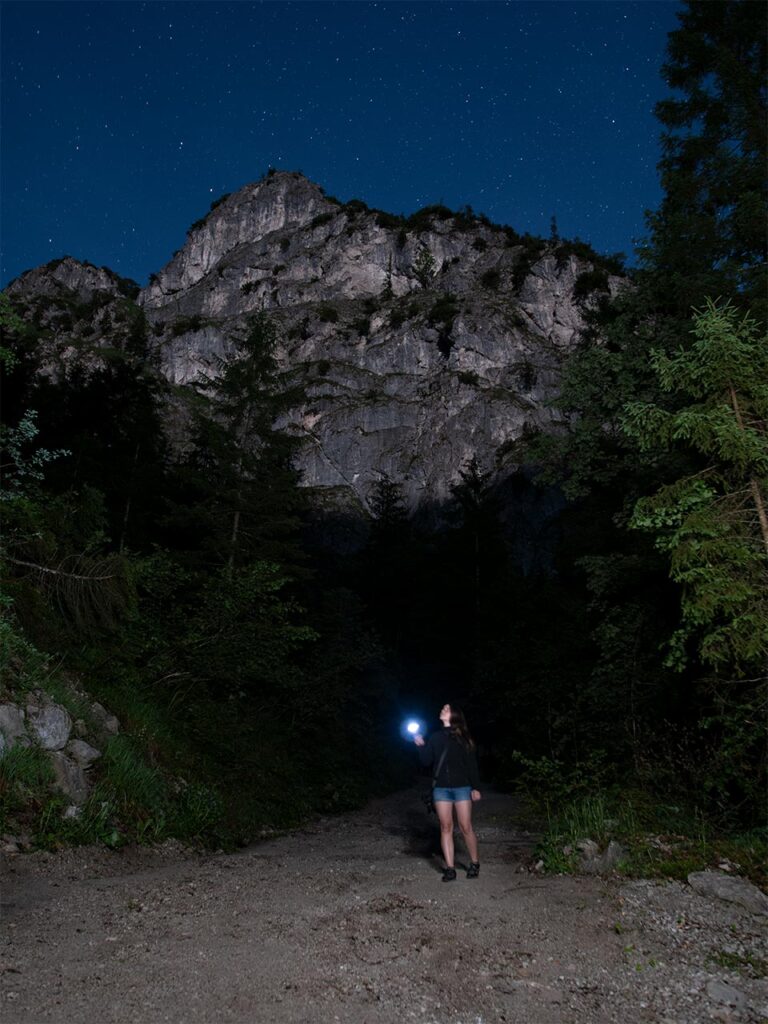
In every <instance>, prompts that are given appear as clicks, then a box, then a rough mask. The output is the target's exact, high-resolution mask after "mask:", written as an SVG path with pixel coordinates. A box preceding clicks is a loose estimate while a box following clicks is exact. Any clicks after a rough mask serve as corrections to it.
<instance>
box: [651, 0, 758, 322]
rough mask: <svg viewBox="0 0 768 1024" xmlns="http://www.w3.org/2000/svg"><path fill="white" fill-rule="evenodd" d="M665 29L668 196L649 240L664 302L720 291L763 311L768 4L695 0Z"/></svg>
mask: <svg viewBox="0 0 768 1024" xmlns="http://www.w3.org/2000/svg"><path fill="white" fill-rule="evenodd" d="M678 17H679V19H680V28H679V29H677V31H675V32H672V33H671V34H670V37H669V45H668V50H667V53H668V60H667V62H666V64H665V65H664V66H663V68H662V73H663V76H664V80H665V81H666V83H667V85H669V86H670V88H672V89H674V90H676V92H677V95H675V96H673V97H671V98H669V99H665V100H663V101H662V102H660V103H659V104H658V105H657V107H656V115H657V117H658V119H659V121H660V122H661V124H662V126H663V128H664V132H663V134H662V159H661V163H660V165H659V169H660V172H661V184H662V188H663V190H664V198H663V201H662V204H661V206H660V208H659V209H658V211H656V213H654V214H653V215H651V217H650V219H649V226H650V238H649V240H648V242H647V243H646V245H645V247H644V249H643V257H644V261H645V265H646V269H647V270H648V271H649V272H650V275H651V280H650V281H649V282H647V284H648V285H650V286H651V287H652V290H653V293H654V295H656V296H658V298H659V299H660V301H661V306H662V309H664V310H668V311H672V310H677V311H680V312H681V313H682V314H683V315H684V316H687V315H688V313H689V310H690V307H691V306H692V305H699V304H701V303H702V301H703V299H704V298H705V296H710V297H712V298H714V297H715V296H722V297H725V298H731V299H732V300H734V301H738V303H739V304H741V305H747V306H748V307H749V308H750V309H751V311H752V313H753V315H754V316H756V317H757V318H758V319H763V320H764V319H765V316H766V284H765V265H766V233H765V224H766V214H768V200H767V196H766V148H767V138H766V134H767V131H768V110H767V106H768V105H767V103H766V81H767V80H768V79H767V72H768V67H767V66H766V48H767V42H766V41H767V40H768V7H766V5H765V4H762V3H751V2H746V0H708V2H706V3H703V2H700V0H692V2H689V3H688V4H687V5H686V6H685V7H684V8H683V10H682V11H681V12H680V14H679V15H678Z"/></svg>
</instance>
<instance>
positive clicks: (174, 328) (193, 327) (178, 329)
mask: <svg viewBox="0 0 768 1024" xmlns="http://www.w3.org/2000/svg"><path fill="white" fill-rule="evenodd" d="M205 323H206V321H205V320H204V319H203V317H201V316H199V315H195V316H180V317H179V318H178V319H177V320H174V321H173V322H172V323H171V337H172V338H178V337H179V336H180V335H182V334H186V333H187V332H188V331H199V330H200V328H201V327H204V326H205Z"/></svg>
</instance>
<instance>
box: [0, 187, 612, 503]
mask: <svg viewBox="0 0 768 1024" xmlns="http://www.w3.org/2000/svg"><path fill="white" fill-rule="evenodd" d="M598 264H599V260H598V258H597V257H596V256H595V255H594V254H590V252H589V250H588V247H586V246H583V245H581V244H575V245H573V244H568V243H550V244H545V243H544V242H542V241H541V240H540V239H533V238H530V237H528V236H522V237H521V236H519V235H517V234H516V233H515V232H514V231H513V230H512V229H510V228H501V227H498V226H496V225H493V224H491V223H490V222H489V221H488V220H487V219H486V218H484V217H477V216H475V215H474V214H472V213H471V211H464V212H462V213H458V214H453V213H451V212H450V211H448V210H446V209H445V208H443V207H434V208H428V209H427V210H425V211H421V212H420V213H419V214H416V215H414V216H413V217H410V218H408V219H404V218H397V217H393V216H392V215H390V214H385V213H383V212H381V211H375V210H369V209H368V207H366V206H365V204H364V203H361V202H358V201H354V200H353V201H352V202H349V203H346V204H341V203H339V202H338V201H337V200H334V199H332V198H329V197H327V196H325V194H324V193H323V191H322V189H321V188H320V187H319V186H317V185H315V184H313V183H312V182H310V181H308V180H307V179H306V178H304V177H303V176H302V175H300V174H294V173H284V172H276V173H271V174H269V175H267V176H266V177H265V178H264V179H263V180H262V181H260V182H258V183H256V184H252V185H247V186H246V187H245V188H243V189H241V190H240V191H239V192H237V193H234V194H232V195H230V196H227V197H223V198H222V200H220V201H218V202H217V203H215V204H214V206H213V208H212V209H211V212H210V213H209V214H208V215H207V216H206V217H205V218H203V220H201V221H199V222H198V223H196V224H195V225H193V226H192V227H191V228H190V230H189V232H188V237H187V240H186V242H185V244H184V245H183V246H182V248H181V249H180V250H179V251H178V252H177V253H175V254H174V256H173V258H172V259H171V261H170V262H169V263H168V264H167V266H165V267H164V268H163V269H162V270H161V271H159V272H158V273H157V274H155V275H152V278H151V280H150V284H149V285H148V287H146V288H145V289H143V291H141V292H140V294H139V295H138V296H137V298H136V302H137V303H138V306H139V307H140V309H141V310H142V311H143V314H144V316H145V317H146V320H147V322H148V323H147V326H148V333H147V337H148V338H149V341H150V346H151V350H152V353H153V357H154V358H155V359H156V362H157V365H158V367H159V369H160V372H161V373H162V374H163V375H164V376H165V377H166V378H167V380H168V381H169V382H171V383H172V384H186V383H189V382H192V381H195V380H197V379H198V378H199V377H200V376H201V374H204V373H205V374H211V373H213V372H215V369H216V366H217V361H218V360H219V359H221V358H224V359H226V358H227V356H228V355H229V354H230V353H231V352H232V351H233V350H234V347H235V345H236V339H237V336H238V333H239V332H240V331H242V329H243V327H244V325H245V323H246V322H247V319H248V317H249V316H251V315H253V314H254V313H256V312H257V311H260V310H262V309H264V310H266V311H267V312H268V313H269V314H270V315H271V316H272V317H273V318H274V319H275V320H276V321H277V323H278V325H279V327H280V332H281V338H282V342H281V345H280V350H279V352H278V357H279V365H280V370H281V374H282V381H283V383H284V385H285V387H286V388H288V387H291V388H294V387H296V386H297V385H299V386H300V387H299V391H300V392H301V393H302V394H303V398H302V399H301V400H299V401H297V402H296V404H294V406H293V408H291V409H290V411H289V412H288V413H287V414H286V415H285V416H284V418H283V419H282V420H281V421H280V422H279V423H278V424H277V426H278V427H279V428H280V429H282V430H286V431H289V432H290V433H291V434H293V435H294V436H296V437H297V438H298V439H299V440H300V442H301V443H300V447H299V452H298V456H297V457H298V462H299V467H300V469H301V472H302V483H303V485H304V486H306V487H308V488H312V489H313V491H314V492H315V494H316V495H317V497H318V500H319V501H320V502H321V503H322V504H324V505H325V506H326V507H328V506H331V507H333V506H337V505H339V504H340V505H342V506H344V507H347V508H349V507H354V508H357V509H358V510H365V508H366V506H367V503H368V500H369V498H370V495H371V490H372V488H373V486H374V485H375V483H376V481H377V480H379V479H380V478H381V477H382V475H385V474H386V475H387V476H388V477H390V478H391V479H393V480H396V481H398V482H400V483H401V485H402V487H403V492H404V496H405V498H406V500H407V502H408V503H409V505H410V506H411V508H414V509H415V508H417V507H418V506H424V505H429V504H432V505H434V504H439V503H440V502H442V501H444V500H445V499H446V498H447V497H448V496H449V494H450V488H451V486H452V485H453V484H455V483H456V482H457V480H458V479H459V473H460V470H461V469H462V468H463V467H464V466H465V465H466V464H467V462H468V461H469V460H470V459H472V458H474V459H476V460H477V463H478V465H479V468H480V469H481V470H482V471H486V472H491V473H493V474H494V475H495V476H496V478H497V479H499V480H502V479H503V478H504V477H508V476H509V475H510V474H511V473H512V472H513V471H514V470H515V469H517V468H518V465H519V459H518V456H517V455H516V451H515V447H516V442H517V441H518V440H519V439H520V438H521V437H522V436H523V435H524V434H526V432H530V431H536V430H539V429H545V430H548V429H552V428H553V426H556V424H557V413H556V412H554V411H553V409H552V407H551V405H550V404H549V403H550V400H551V399H552V398H553V396H554V395H555V394H556V392H557V389H558V381H559V378H560V373H561V368H562V364H563V360H564V359H565V358H567V356H568V355H569V354H570V353H571V352H572V351H573V349H574V347H575V346H576V344H577V343H578V341H579V338H580V336H581V333H582V331H583V328H584V312H585V308H587V307H588V306H589V305H590V304H591V303H593V302H595V301H597V299H598V298H599V296H600V295H601V294H603V295H606V294H610V293H615V292H616V290H617V289H618V288H619V287H621V283H622V279H621V278H620V277H617V276H614V275H612V274H610V273H608V272H607V270H606V268H605V267H600V266H599V265H598ZM9 290H10V292H11V294H12V295H14V296H15V298H16V299H17V300H22V302H23V303H26V307H27V309H28V310H30V311H32V313H30V314H29V315H35V316H37V317H38V321H39V322H40V318H41V316H43V317H45V316H47V317H48V321H47V322H48V323H49V324H52V325H53V327H54V328H55V330H54V332H53V333H54V336H55V344H54V343H53V342H51V344H50V351H49V352H48V353H47V355H46V360H47V364H46V365H47V367H48V372H54V371H53V366H54V363H55V358H59V360H61V359H62V358H66V355H67V353H71V352H72V351H74V350H77V349H78V346H80V348H82V347H83V346H84V345H85V346H86V347H89V351H90V352H91V356H92V357H93V354H94V353H95V354H96V355H98V347H99V345H100V344H102V343H103V344H104V345H107V344H109V345H112V346H114V345H115V344H116V342H115V330H116V329H117V328H119V330H118V340H117V344H118V345H119V346H122V347H123V348H125V347H126V346H128V345H129V344H130V337H131V331H132V330H135V327H136V321H135V316H133V315H132V314H130V307H133V309H134V310H135V306H133V302H132V301H131V298H130V296H129V295H128V294H127V287H126V283H125V282H124V281H122V280H121V279H119V278H117V277H116V276H115V275H113V274H111V273H110V272H109V271H105V270H101V271H100V270H97V268H93V267H87V266H83V265H82V264H77V263H76V261H74V260H70V259H65V260H63V261H57V264H56V265H55V266H53V269H48V270H46V268H39V269H38V270H35V271H31V272H29V273H27V274H25V275H23V276H22V277H21V278H19V279H18V280H17V281H16V282H14V284H13V285H11V287H10V289H9ZM128 290H129V289H128ZM46 295H48V296H49V297H51V296H53V297H54V298H55V304H54V306H53V307H48V312H47V313H44V314H41V313H40V312H39V309H40V307H41V305H42V306H43V307H44V308H45V301H44V299H45V296H46ZM77 303H79V304H80V307H82V306H83V304H85V303H91V304H92V305H93V307H94V313H93V316H92V317H91V320H90V327H89V326H88V324H86V325H85V326H83V324H82V322H81V321H76V322H72V317H71V314H72V305H73V304H77ZM35 310H38V312H34V311H35ZM62 310H64V312H63V313H62ZM67 314H69V316H70V320H69V324H68V326H67V321H66V316H67ZM62 317H64V323H63V325H62ZM57 318H58V319H57ZM105 318H106V323H107V324H108V326H109V327H110V329H111V333H110V331H107V330H106V328H105ZM42 322H46V321H44V320H43V321H42ZM88 332H90V333H88ZM54 349H55V352H54Z"/></svg>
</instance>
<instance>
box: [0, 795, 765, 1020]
mask: <svg viewBox="0 0 768 1024" xmlns="http://www.w3.org/2000/svg"><path fill="white" fill-rule="evenodd" d="M475 822H476V827H477V832H478V836H479V839H480V852H481V860H482V869H481V875H480V878H479V879H477V880H469V879H467V878H466V877H465V875H464V872H463V871H461V870H460V871H459V877H458V879H457V880H456V881H455V882H452V883H447V884H446V883H444V882H442V880H441V874H440V861H439V858H438V857H437V856H435V852H434V851H435V840H436V833H435V825H434V819H428V818H427V817H426V815H425V813H424V810H423V807H422V805H421V803H420V800H419V797H418V793H417V792H415V791H414V792H408V793H405V794H403V793H401V794H398V795H396V796H392V797H388V798H386V799H384V800H379V801H376V802H374V803H372V804H370V805H369V806H368V807H367V808H365V809H364V810H362V811H358V812H355V813H352V814H348V815H345V816H342V817H337V818H332V819H330V818H329V819H323V820H321V821H319V822H317V823H316V824H315V825H313V826H312V827H311V828H308V829H305V830H303V831H301V832H295V833H292V834H290V835H287V836H283V837H280V838H276V839H271V840H268V841H265V842H262V843H260V844H258V845H256V846H253V847H251V848H249V849H248V850H246V851H244V852H242V853H238V854H235V855H224V854H205V855H201V854H193V853H190V852H189V851H186V850H184V849H183V848H181V847H179V846H177V845H176V844H165V845H164V846H162V847H159V848H155V849H123V850H121V851H119V852H109V851H106V850H103V849H95V848H88V849H79V850H70V851H66V852H63V853H59V854H44V853H36V854H31V855H26V856H16V857H12V858H9V859H8V860H7V861H6V863H5V866H4V871H3V906H4V910H3V922H2V924H3V942H2V962H1V964H0V969H2V1002H1V1003H0V1019H2V1021H3V1022H4V1024H43V1022H49V1021H51V1022H55V1024H70V1022H71V1024H75V1022H77V1024H133V1022H137V1024H139V1022H140V1024H161V1022H172V1024H182V1022H184V1024H187V1022H192V1024H194V1022H205V1024H217V1022H243V1024H246V1022H247V1024H304V1022H307V1024H310V1022H313V1024H315V1022H316V1024H326V1022H328V1024H331V1022H337V1021H338V1022H341V1024H406V1022H409V1021H414V1022H418V1024H496V1022H515V1024H518V1022H519V1024H604V1022H605V1024H608V1022H621V1024H641V1022H656V1024H673V1022H674V1024H702V1022H706V1021H721V1022H749V1024H752V1022H760V1021H764V1020H765V1019H766V1018H768V1005H767V1004H768V993H767V992H766V985H767V984H768V983H766V981H764V980H758V979H757V978H756V977H751V978H750V977H748V976H746V975H745V972H744V971H743V970H742V971H738V972H737V971H735V970H733V969H732V965H733V964H734V963H742V964H748V965H753V964H755V963H757V964H759V963H760V962H761V961H763V962H764V961H765V960H766V959H768V944H767V943H766V935H765V929H764V925H762V924H761V923H760V922H759V921H758V920H757V919H756V918H755V917H753V916H751V915H749V914H748V913H746V912H745V911H742V910H740V909H739V908H736V907H731V906H729V905H728V904H719V905H714V904H713V903H711V902H709V901H707V900H705V899H704V898H702V897H700V896H698V895H697V894H696V893H694V892H693V891H692V890H691V889H690V888H689V887H688V886H685V885H682V884H678V883H663V884H662V883H654V882H629V883H627V882H622V881H620V880H616V879H614V880H606V879H599V878H584V877H566V876H556V877H555V876H553V877H546V876H540V875H537V874H535V873H531V872H530V871H529V870H527V869H526V868H525V867H523V862H524V861H525V860H526V859H527V858H528V856H529V854H530V847H531V837H530V836H528V835H526V834H523V833H521V832H520V831H518V830H517V829H516V828H515V805H514V802H513V800H512V799H511V798H509V797H505V796H502V795H499V794H492V793H489V794H488V795H487V799H485V800H484V801H483V802H482V803H481V804H479V805H477V808H476V815H475ZM458 848H459V849H463V848H462V847H461V845H460V844H458ZM462 861H464V862H466V858H465V857H463V855H462V854H461V853H460V854H459V856H458V857H457V862H459V863H461V862H462ZM728 950H730V951H731V952H730V953H728ZM726 954H727V955H729V956H730V957H731V959H730V960H729V961H728V964H729V965H730V966H729V967H728V968H724V967H722V966H720V961H722V960H723V957H724V956H725V955H726ZM751 969H752V968H751V967H750V968H749V970H751ZM748 973H749V971H747V974H748ZM756 973H759V971H757V972H756Z"/></svg>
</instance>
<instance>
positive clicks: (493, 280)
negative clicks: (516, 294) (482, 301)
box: [480, 267, 501, 291]
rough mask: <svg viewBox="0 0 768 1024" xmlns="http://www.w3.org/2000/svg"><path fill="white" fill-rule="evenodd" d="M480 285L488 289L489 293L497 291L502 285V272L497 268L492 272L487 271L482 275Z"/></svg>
mask: <svg viewBox="0 0 768 1024" xmlns="http://www.w3.org/2000/svg"><path fill="white" fill-rule="evenodd" d="M480 284H481V285H482V286H483V288H488V289H489V291H496V289H497V288H498V287H499V285H500V284H501V271H500V270H497V269H496V268H495V267H494V268H493V269H492V270H486V271H485V273H484V274H481V275H480Z"/></svg>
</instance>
